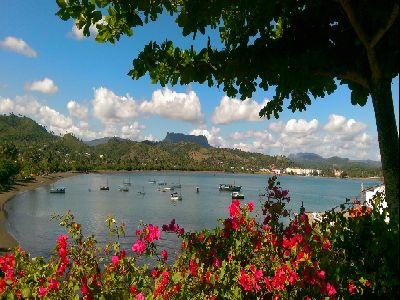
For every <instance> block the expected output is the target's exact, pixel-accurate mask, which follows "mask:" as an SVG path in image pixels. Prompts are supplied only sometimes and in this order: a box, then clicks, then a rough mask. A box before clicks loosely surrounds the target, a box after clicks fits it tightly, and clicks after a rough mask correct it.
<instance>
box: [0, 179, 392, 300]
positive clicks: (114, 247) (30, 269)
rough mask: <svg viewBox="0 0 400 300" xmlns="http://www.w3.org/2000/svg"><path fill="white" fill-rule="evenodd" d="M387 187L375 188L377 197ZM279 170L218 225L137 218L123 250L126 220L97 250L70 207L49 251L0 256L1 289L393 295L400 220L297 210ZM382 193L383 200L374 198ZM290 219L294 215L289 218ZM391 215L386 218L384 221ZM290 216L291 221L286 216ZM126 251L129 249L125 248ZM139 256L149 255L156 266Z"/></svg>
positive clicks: (40, 293) (173, 295) (24, 292)
mask: <svg viewBox="0 0 400 300" xmlns="http://www.w3.org/2000/svg"><path fill="white" fill-rule="evenodd" d="M380 198H381V195H378V196H377V200H379V199H380ZM289 201H290V197H289V195H288V192H287V191H285V190H282V189H281V188H280V186H279V182H277V181H276V178H272V179H270V180H269V186H268V199H267V201H266V202H265V203H264V204H263V206H262V208H261V210H259V211H255V210H254V203H253V202H250V203H247V204H241V203H240V202H239V201H238V200H233V201H232V203H231V205H230V206H229V214H230V217H229V218H227V219H225V220H221V221H220V222H221V226H219V227H217V228H215V229H213V230H200V231H197V232H185V230H184V229H183V228H181V227H180V226H179V225H178V224H176V223H175V220H172V221H171V223H170V224H165V225H163V226H162V228H161V230H160V228H159V227H158V226H155V225H153V224H141V225H140V226H139V227H138V229H137V230H136V232H135V234H136V236H137V239H136V240H135V241H134V242H133V245H132V247H131V249H120V244H119V242H118V237H119V236H121V235H123V234H124V233H125V230H126V228H125V226H124V225H121V226H117V225H116V221H115V220H114V219H113V218H112V217H111V216H110V217H108V218H107V220H106V222H107V224H108V227H109V230H110V234H111V236H113V237H114V240H113V241H112V242H110V243H108V244H107V245H106V247H104V249H100V248H99V247H98V245H97V242H96V240H95V238H94V237H93V236H89V237H84V236H83V235H82V233H81V227H80V225H79V224H78V223H76V222H75V220H74V218H73V216H72V214H71V213H67V214H66V215H65V216H62V217H59V221H60V224H61V225H62V226H65V227H66V229H67V234H66V235H61V236H59V238H58V240H57V245H56V246H55V248H54V251H53V255H52V257H51V258H50V259H49V260H45V259H43V258H41V257H36V258H30V256H29V255H28V254H27V253H26V252H25V251H23V250H21V249H20V248H16V249H14V250H13V251H12V252H10V253H6V254H4V255H3V256H2V257H1V258H0V269H1V275H0V295H1V296H2V297H10V298H49V299H71V298H83V299H321V298H328V299H350V298H351V299H357V298H368V297H370V298H385V299H390V298H393V299H395V298H396V299H397V297H398V296H399V295H398V285H399V283H398V279H399V268H398V267H399V264H398V253H399V251H398V250H399V240H398V224H395V222H393V221H389V222H387V218H386V213H387V211H386V209H387V208H382V206H379V204H376V205H374V206H373V207H372V208H371V209H370V210H367V209H366V208H363V209H361V210H362V213H360V214H355V215H354V216H352V217H348V216H347V215H348V210H347V209H345V207H344V205H343V206H342V207H341V209H340V210H339V211H338V210H334V209H332V210H331V211H328V212H326V213H325V215H324V219H323V221H322V222H320V223H317V222H313V223H312V224H310V222H309V219H308V216H307V215H306V214H304V213H300V214H298V215H295V216H291V215H290V214H289V212H288V211H287V210H286V208H285V205H286V203H288V202H289ZM378 202H379V201H377V203H378ZM285 220H288V221H285ZM385 220H386V221H385ZM284 224H287V225H284ZM161 232H163V234H167V235H170V234H176V235H177V236H178V237H179V238H180V240H181V251H180V253H179V255H177V257H176V258H175V259H174V260H173V262H172V263H167V261H168V253H167V252H166V251H165V250H163V249H161V250H160V249H158V246H157V241H158V240H159V239H160V236H161ZM127 253H130V255H127ZM141 257H148V258H152V259H153V262H152V263H151V266H149V265H148V264H141V263H140V260H139V259H141Z"/></svg>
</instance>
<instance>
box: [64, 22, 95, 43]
mask: <svg viewBox="0 0 400 300" xmlns="http://www.w3.org/2000/svg"><path fill="white" fill-rule="evenodd" d="M89 32H90V35H97V33H98V32H99V31H98V29H97V27H96V25H93V24H92V25H90V26H89ZM68 35H69V36H70V37H72V38H74V39H76V40H82V39H84V38H86V36H84V35H83V29H79V28H78V27H77V26H76V24H74V25H73V26H72V29H71V32H69V33H68Z"/></svg>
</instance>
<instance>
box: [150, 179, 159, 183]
mask: <svg viewBox="0 0 400 300" xmlns="http://www.w3.org/2000/svg"><path fill="white" fill-rule="evenodd" d="M156 182H157V181H156V180H155V179H149V183H151V184H156Z"/></svg>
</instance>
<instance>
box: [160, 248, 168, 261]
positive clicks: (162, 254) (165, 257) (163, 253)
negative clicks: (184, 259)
mask: <svg viewBox="0 0 400 300" xmlns="http://www.w3.org/2000/svg"><path fill="white" fill-rule="evenodd" d="M161 257H162V258H163V260H167V258H168V253H167V251H166V250H164V249H163V250H162V251H161Z"/></svg>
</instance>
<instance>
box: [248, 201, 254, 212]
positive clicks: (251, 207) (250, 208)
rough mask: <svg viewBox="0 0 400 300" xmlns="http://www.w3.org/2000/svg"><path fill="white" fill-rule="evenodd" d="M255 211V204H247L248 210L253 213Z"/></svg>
mask: <svg viewBox="0 0 400 300" xmlns="http://www.w3.org/2000/svg"><path fill="white" fill-rule="evenodd" d="M253 209H254V202H253V201H252V202H249V203H247V210H248V211H249V212H252V211H253Z"/></svg>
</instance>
